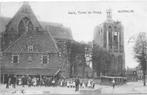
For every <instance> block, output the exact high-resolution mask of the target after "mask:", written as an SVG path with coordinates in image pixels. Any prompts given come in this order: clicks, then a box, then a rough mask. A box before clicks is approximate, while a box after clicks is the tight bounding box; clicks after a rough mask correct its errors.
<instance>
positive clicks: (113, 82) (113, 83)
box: [112, 79, 115, 88]
mask: <svg viewBox="0 0 147 95" xmlns="http://www.w3.org/2000/svg"><path fill="white" fill-rule="evenodd" d="M112 85H113V88H115V79H113V80H112Z"/></svg>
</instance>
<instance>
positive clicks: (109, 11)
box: [106, 9, 112, 20]
mask: <svg viewBox="0 0 147 95" xmlns="http://www.w3.org/2000/svg"><path fill="white" fill-rule="evenodd" d="M106 13H107V19H108V20H110V19H112V10H111V9H107V10H106Z"/></svg>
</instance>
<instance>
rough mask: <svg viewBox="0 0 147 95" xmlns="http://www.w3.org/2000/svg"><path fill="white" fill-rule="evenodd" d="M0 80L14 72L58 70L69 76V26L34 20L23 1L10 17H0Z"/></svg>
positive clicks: (47, 72) (70, 35)
mask: <svg viewBox="0 0 147 95" xmlns="http://www.w3.org/2000/svg"><path fill="white" fill-rule="evenodd" d="M0 32H1V51H2V56H1V79H2V82H4V80H5V78H6V77H7V76H8V75H10V74H15V75H49V76H53V75H54V74H55V73H56V72H57V71H59V70H62V71H63V74H64V75H65V77H68V76H69V66H70V62H69V60H68V54H69V53H68V51H69V50H68V46H67V45H68V43H70V42H72V40H73V38H72V34H71V31H70V29H68V28H66V27H64V26H63V25H62V24H57V23H49V22H41V21H38V20H37V18H36V16H35V14H34V13H33V11H32V9H31V6H30V5H29V4H28V3H24V4H23V5H22V6H21V8H20V9H19V10H18V11H17V13H16V14H15V15H14V16H13V18H8V17H0Z"/></svg>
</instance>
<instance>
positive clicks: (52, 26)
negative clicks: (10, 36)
mask: <svg viewBox="0 0 147 95" xmlns="http://www.w3.org/2000/svg"><path fill="white" fill-rule="evenodd" d="M10 20H11V18H9V17H0V33H1V32H4V31H5V29H6V26H7V24H8V23H9V21H10ZM40 25H41V26H42V27H43V29H44V30H46V31H49V32H50V33H51V35H52V36H53V37H54V38H55V39H56V38H57V39H67V40H72V39H73V37H72V33H71V30H70V29H68V28H66V27H64V26H63V25H62V24H58V23H49V22H41V21H40Z"/></svg>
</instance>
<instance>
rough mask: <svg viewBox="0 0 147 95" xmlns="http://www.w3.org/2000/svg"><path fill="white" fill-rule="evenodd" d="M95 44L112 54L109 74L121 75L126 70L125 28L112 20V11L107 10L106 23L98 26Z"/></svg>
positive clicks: (95, 32)
mask: <svg viewBox="0 0 147 95" xmlns="http://www.w3.org/2000/svg"><path fill="white" fill-rule="evenodd" d="M93 43H94V45H98V46H99V47H101V48H102V49H104V50H106V51H108V52H109V53H110V54H111V57H112V62H111V63H108V64H110V65H109V67H108V68H109V70H108V73H110V75H121V74H122V73H123V72H124V70H125V53H124V33H123V26H122V24H121V22H120V21H114V20H113V19H112V13H111V10H110V9H109V10H107V19H106V21H105V22H104V23H102V24H100V25H98V26H96V28H95V31H94V41H93Z"/></svg>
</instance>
